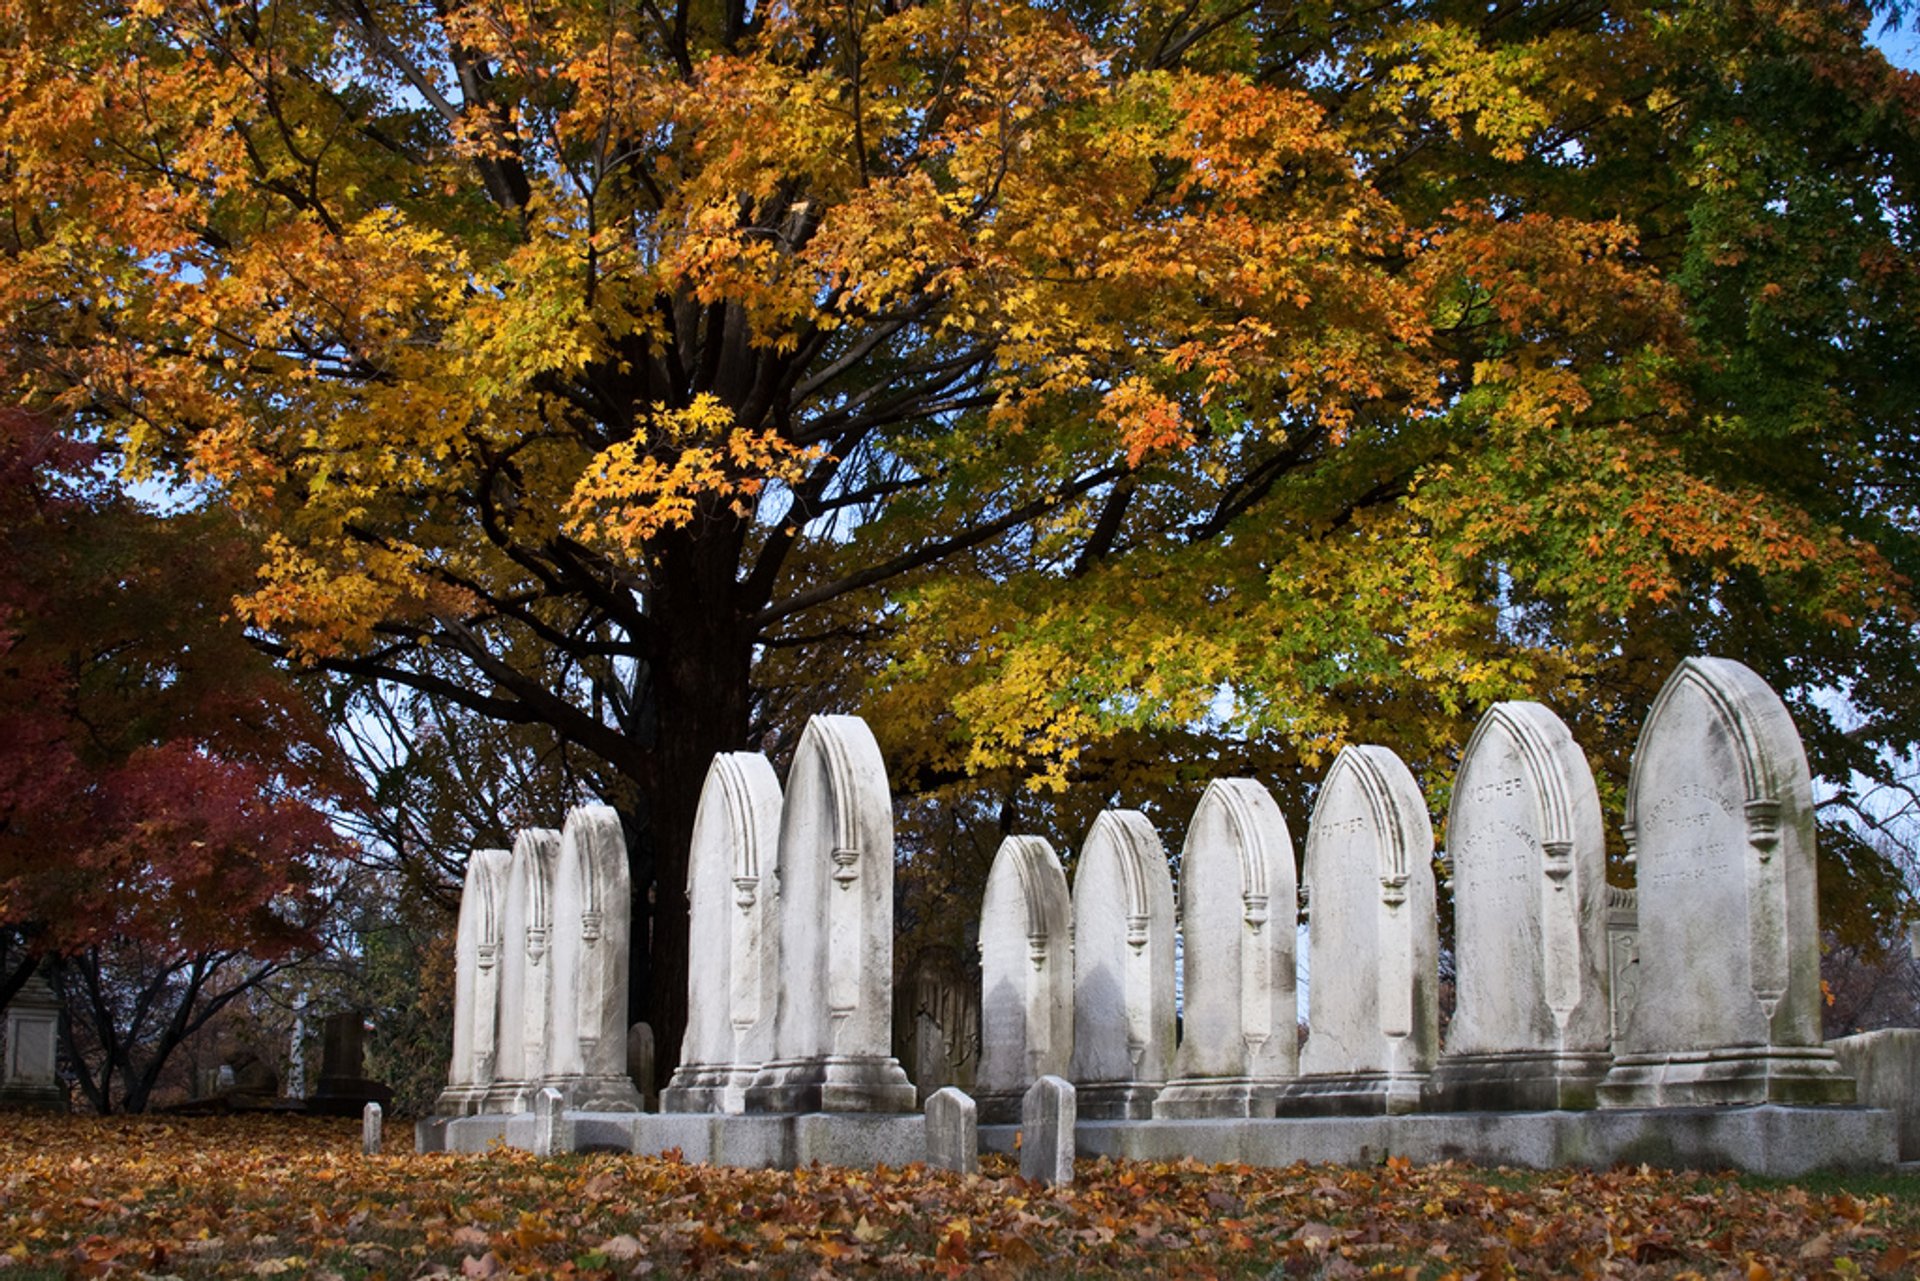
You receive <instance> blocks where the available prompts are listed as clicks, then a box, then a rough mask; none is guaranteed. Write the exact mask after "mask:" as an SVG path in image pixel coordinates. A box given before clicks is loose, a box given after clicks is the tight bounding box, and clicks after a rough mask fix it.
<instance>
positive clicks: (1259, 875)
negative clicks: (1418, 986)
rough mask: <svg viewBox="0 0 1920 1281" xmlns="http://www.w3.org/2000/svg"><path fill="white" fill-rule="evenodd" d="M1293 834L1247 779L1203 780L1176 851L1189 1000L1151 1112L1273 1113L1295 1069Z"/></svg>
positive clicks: (1265, 794) (1263, 791) (1181, 1114)
mask: <svg viewBox="0 0 1920 1281" xmlns="http://www.w3.org/2000/svg"><path fill="white" fill-rule="evenodd" d="M1298 897H1299V896H1298V893H1297V891H1296V889H1295V886H1294V872H1293V838H1292V836H1291V835H1290V834H1289V833H1288V832H1287V821H1286V819H1285V818H1284V817H1283V816H1282V815H1281V813H1280V807H1279V806H1278V805H1276V804H1274V801H1273V797H1272V796H1271V795H1270V794H1269V793H1268V792H1267V789H1266V788H1264V787H1262V786H1261V785H1260V784H1258V783H1256V782H1254V781H1253V780H1252V779H1245V778H1230V779H1216V780H1215V781H1214V782H1212V783H1211V784H1209V785H1208V787H1207V790H1206V793H1205V794H1204V795H1203V796H1201V798H1200V804H1199V807H1198V808H1197V809H1195V810H1194V814H1193V822H1192V824H1191V825H1190V826H1189V827H1188V829H1187V842H1186V845H1185V846H1184V847H1183V849H1182V852H1181V855H1180V929H1181V936H1182V938H1183V940H1184V942H1185V945H1186V971H1185V974H1186V985H1185V986H1186V1003H1185V1018H1184V1023H1183V1028H1182V1035H1181V1038H1180V1047H1179V1049H1178V1050H1177V1051H1175V1053H1174V1068H1173V1070H1174V1076H1175V1079H1174V1080H1173V1081H1171V1082H1169V1083H1168V1085H1167V1087H1166V1088H1165V1089H1163V1090H1162V1091H1160V1093H1159V1095H1158V1096H1157V1097H1156V1098H1155V1099H1154V1101H1153V1114H1154V1115H1155V1116H1156V1117H1203V1116H1272V1115H1273V1110H1274V1100H1275V1099H1276V1098H1277V1096H1278V1094H1279V1091H1280V1088H1281V1087H1282V1086H1283V1085H1284V1084H1285V1083H1286V1082H1287V1080H1288V1079H1290V1078H1291V1077H1293V1076H1294V1074H1295V1073H1296V1072H1297V1070H1298V1067H1299V1055H1298V1039H1299V1037H1298V1032H1297V1031H1296V1024H1297V1014H1296V1006H1295V992H1294V946H1295V940H1296V937H1297V934H1298V931H1297V930H1296V928H1295V915H1294V913H1295V904H1296V903H1297V901H1298Z"/></svg>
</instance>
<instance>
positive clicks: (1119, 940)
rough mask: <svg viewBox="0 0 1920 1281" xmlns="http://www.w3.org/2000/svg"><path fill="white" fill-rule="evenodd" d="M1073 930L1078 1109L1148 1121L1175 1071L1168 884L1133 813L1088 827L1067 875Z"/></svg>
mask: <svg viewBox="0 0 1920 1281" xmlns="http://www.w3.org/2000/svg"><path fill="white" fill-rule="evenodd" d="M1073 929H1074V938H1073V1057H1072V1060H1071V1065H1072V1067H1071V1076H1072V1078H1073V1081H1074V1088H1075V1089H1076V1091H1077V1092H1078V1096H1079V1097H1078V1103H1079V1108H1080V1112H1081V1114H1082V1115H1084V1116H1088V1117H1148V1116H1152V1115H1153V1098H1154V1095H1156V1094H1158V1093H1159V1092H1160V1087H1161V1086H1162V1085H1164V1084H1165V1083H1166V1079H1167V1074H1168V1071H1169V1070H1170V1069H1171V1067H1172V1065H1173V1045H1174V1035H1175V1033H1174V1011H1173V877H1172V873H1171V872H1170V871H1169V869H1168V867H1167V856H1166V851H1165V850H1163V849H1162V848H1161V845H1160V838H1159V836H1158V835H1156V834H1155V832H1154V830H1153V824H1152V823H1150V822H1148V821H1147V816H1146V815H1144V814H1142V813H1140V812H1139V811H1138V810H1108V811H1107V812H1106V813H1104V814H1102V815H1100V817H1099V818H1097V819H1095V820H1094V823H1093V829H1092V830H1091V831H1090V832H1088V833H1087V841H1086V845H1085V846H1084V847H1083V848H1082V849H1081V851H1080V862H1079V867H1078V870H1077V871H1076V873H1075V876H1074V883H1073Z"/></svg>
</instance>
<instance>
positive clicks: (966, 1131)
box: [927, 1085, 980, 1174]
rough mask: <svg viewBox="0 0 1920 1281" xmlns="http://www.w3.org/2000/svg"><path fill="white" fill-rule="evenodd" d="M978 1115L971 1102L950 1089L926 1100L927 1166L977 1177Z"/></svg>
mask: <svg viewBox="0 0 1920 1281" xmlns="http://www.w3.org/2000/svg"><path fill="white" fill-rule="evenodd" d="M978 1116H979V1113H978V1111H977V1109H976V1108H975V1107H974V1102H973V1100H972V1099H970V1098H968V1097H967V1096H966V1094H965V1093H964V1092H962V1091H960V1090H957V1089H955V1088H954V1087H953V1086H951V1085H949V1086H947V1087H946V1088H945V1089H940V1090H935V1091H934V1092H933V1094H932V1096H931V1097H929V1098H928V1099H927V1164H928V1165H930V1166H933V1167H934V1168H935V1169H939V1170H957V1171H958V1172H960V1173H961V1174H974V1173H977V1172H978V1171H979V1169H980V1129H979V1122H978Z"/></svg>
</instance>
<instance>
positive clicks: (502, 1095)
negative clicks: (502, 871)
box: [481, 828, 560, 1112]
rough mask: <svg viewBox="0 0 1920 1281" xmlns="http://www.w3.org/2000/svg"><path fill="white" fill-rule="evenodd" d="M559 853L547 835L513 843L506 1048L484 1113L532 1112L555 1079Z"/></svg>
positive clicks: (503, 938) (503, 1008)
mask: <svg viewBox="0 0 1920 1281" xmlns="http://www.w3.org/2000/svg"><path fill="white" fill-rule="evenodd" d="M559 852H560V833H558V832H554V831H550V830H547V829H545V828H533V829H530V830H527V831H523V832H520V833H519V834H518V835H516V836H515V837H514V839H513V857H512V859H511V860H510V861H509V863H508V864H507V874H506V883H505V889H506V893H505V895H504V897H503V902H504V906H503V908H502V910H501V915H500V922H501V924H500V1018H499V1023H498V1028H499V1031H498V1036H497V1046H498V1048H497V1051H496V1055H495V1060H494V1077H493V1083H492V1084H491V1085H490V1086H489V1087H488V1089H487V1095H486V1102H485V1105H484V1106H483V1107H482V1108H481V1111H484V1112H531V1111H532V1110H533V1101H534V1096H535V1095H536V1094H538V1093H539V1091H540V1079H541V1078H542V1077H544V1076H545V1075H546V1072H547V1014H548V1010H549V1008H550V1006H551V1004H552V1001H553V960H552V957H551V956H550V955H549V944H550V943H551V940H552V936H553V865H554V863H555V861H556V860H557V859H558V857H559Z"/></svg>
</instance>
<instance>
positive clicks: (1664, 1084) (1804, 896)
mask: <svg viewBox="0 0 1920 1281" xmlns="http://www.w3.org/2000/svg"><path fill="white" fill-rule="evenodd" d="M1813 822H1814V820H1813V797H1812V785H1811V780H1810V778H1809V776H1808V771H1807V760H1806V755H1805V753H1804V752H1803V751H1802V749H1801V745H1800V736H1799V734H1798V733H1797V732H1796V731H1795V729H1794V726H1793V719H1792V717H1791V716H1790V715H1789V714H1788V712H1787V709H1786V706H1785V705H1784V704H1783V703H1781V701H1780V699H1779V697H1778V696H1777V695H1776V694H1775V693H1774V692H1773V691H1772V690H1771V689H1769V688H1768V687H1767V684H1766V682H1765V681H1763V680H1761V679H1760V677H1759V676H1757V675H1755V674H1754V673H1753V672H1752V671H1751V670H1749V669H1748V668H1746V667H1744V666H1742V665H1741V664H1739V663H1736V662H1733V661H1731V660H1729V659H1719V658H1695V659H1688V660H1687V661H1686V662H1684V663H1682V664H1681V665H1680V667H1679V669H1678V670H1677V671H1675V672H1674V674H1673V676H1672V678H1671V679H1669V680H1668V681H1667V683H1666V685H1665V687H1663V688H1662V689H1661V691H1660V696H1659V697H1658V698H1657V699H1656V700H1655V701H1654V705H1653V709H1652V711H1651V712H1649V713H1648V716H1647V723H1646V726H1645V727H1644V728H1643V729H1642V731H1641V734H1640V742H1639V744H1638V746H1637V747H1636V749H1635V751H1634V758H1633V770H1632V774H1631V777H1630V779H1629V781H1628V785H1627V819H1626V823H1625V825H1624V834H1625V836H1626V838H1627V848H1628V852H1629V855H1630V857H1631V858H1633V859H1634V861H1635V864H1636V868H1635V871H1636V876H1637V880H1638V886H1637V889H1638V899H1639V904H1638V906H1639V958H1640V959H1639V971H1640V977H1639V992H1638V995H1637V998H1636V1001H1635V1004H1634V1006H1633V1007H1632V1008H1631V1009H1630V1010H1628V1011H1626V1016H1625V1029H1624V1035H1623V1037H1622V1038H1621V1042H1620V1044H1619V1045H1618V1046H1617V1047H1616V1054H1615V1060H1614V1067H1613V1070H1612V1071H1611V1072H1609V1073H1608V1075H1607V1077H1606V1079H1605V1081H1603V1082H1602V1083H1601V1085H1600V1088H1599V1095H1600V1103H1601V1106H1603V1107H1679V1106H1693V1105H1701V1104H1736V1103H1849V1102H1852V1100H1853V1097H1854V1087H1853V1081H1852V1078H1850V1077H1848V1076H1846V1075H1845V1074H1844V1073H1843V1072H1842V1071H1841V1070H1840V1067H1839V1064H1838V1062H1837V1060H1836V1059H1835V1058H1834V1055H1833V1052H1832V1051H1831V1050H1828V1049H1827V1048H1826V1047H1825V1046H1824V1045H1823V1044H1822V1043H1821V1040H1820V1011H1821V1001H1820V955H1819V939H1820V923H1819V918H1818V914H1817V906H1816V887H1815V883H1814V829H1813Z"/></svg>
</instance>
